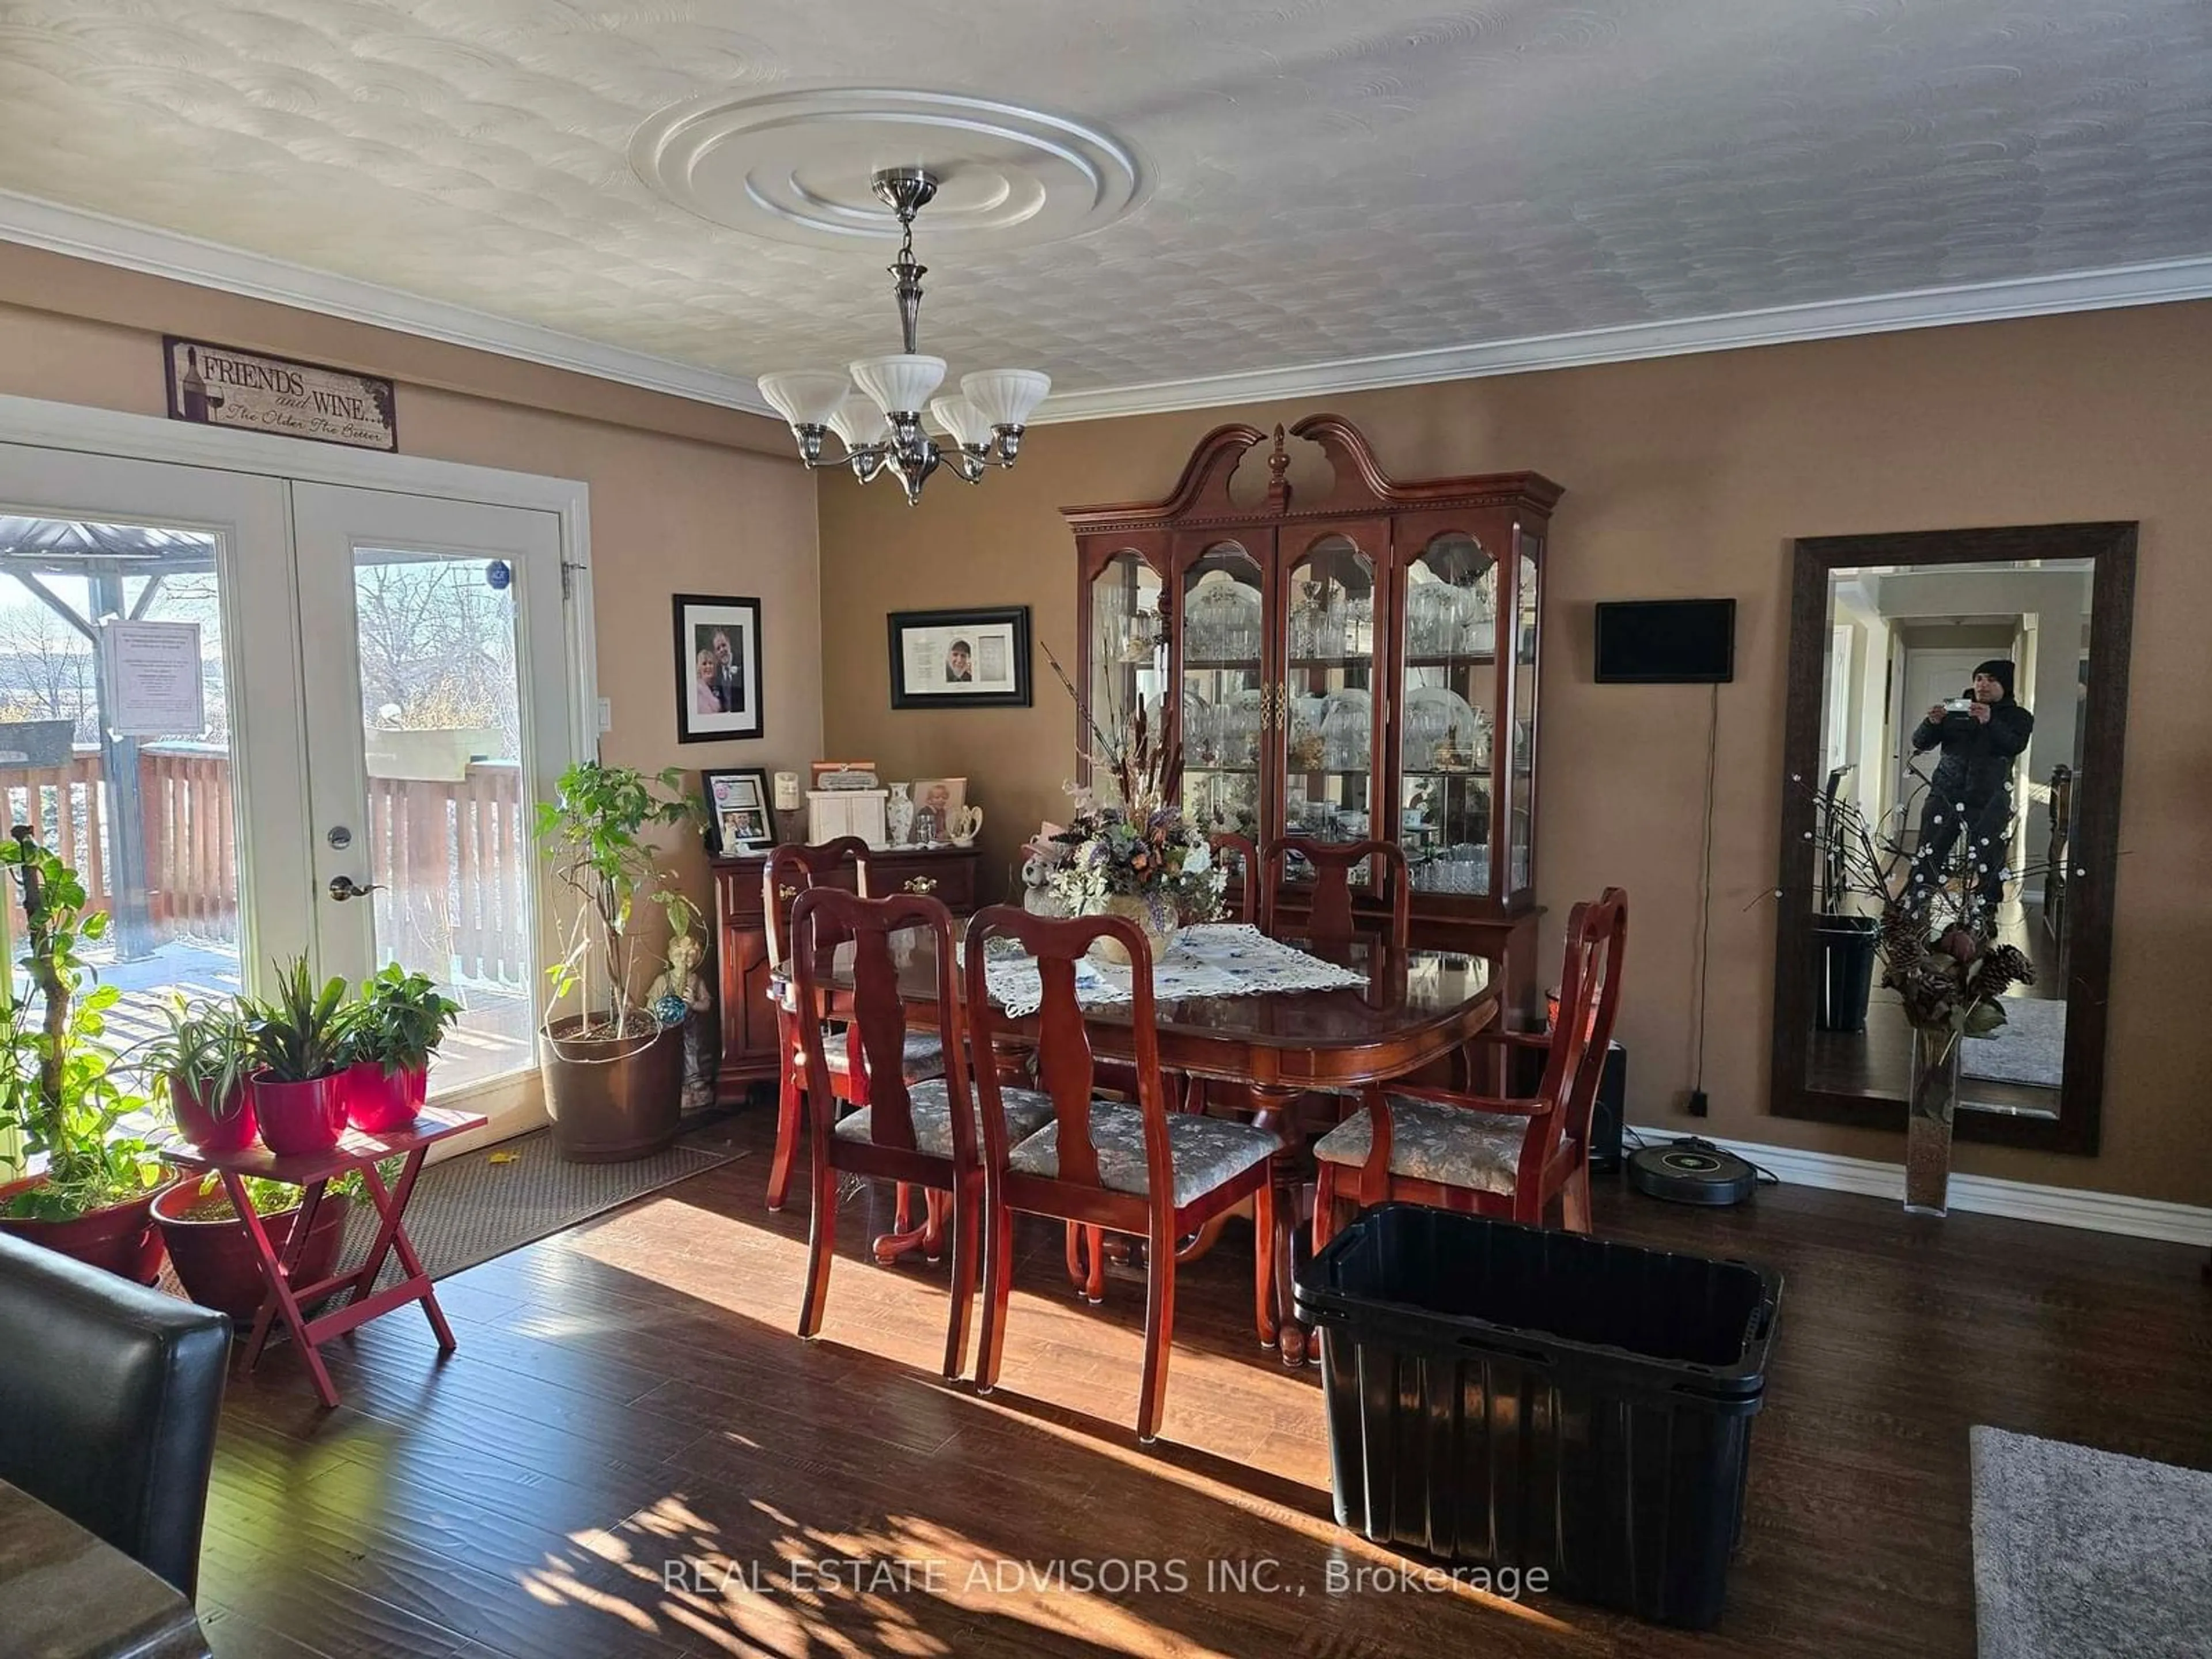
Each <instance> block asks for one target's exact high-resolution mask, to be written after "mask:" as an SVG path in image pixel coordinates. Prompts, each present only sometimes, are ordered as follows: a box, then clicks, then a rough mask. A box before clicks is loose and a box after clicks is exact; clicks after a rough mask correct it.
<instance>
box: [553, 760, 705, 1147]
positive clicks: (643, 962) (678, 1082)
mask: <svg viewBox="0 0 2212 1659" xmlns="http://www.w3.org/2000/svg"><path fill="white" fill-rule="evenodd" d="M682 785H683V774H682V773H681V772H680V771H678V770H677V769H675V768H673V767H671V768H670V769H668V770H667V771H665V772H663V773H662V774H661V775H659V779H658V781H655V780H652V779H648V778H647V777H645V776H644V775H642V774H641V773H639V772H637V771H635V769H631V768H629V767H618V766H602V765H600V764H599V763H598V762H596V761H585V762H580V763H578V764H576V765H574V766H571V767H570V768H569V769H568V770H567V771H565V772H563V773H562V775H561V781H560V785H559V796H558V799H556V800H552V801H548V802H543V803H541V804H540V805H539V806H538V823H537V838H538V842H539V844H540V845H541V846H543V847H544V848H546V849H547V850H548V851H549V852H550V854H551V856H552V860H553V872H554V874H555V875H556V877H557V878H559V880H560V882H561V884H562V885H563V886H565V887H566V888H568V890H569V892H570V893H571V894H572V895H573V896H574V905H575V910H574V917H573V919H572V921H570V924H569V930H568V950H567V951H565V952H564V953H563V954H562V958H561V960H560V961H558V962H557V963H554V965H553V966H552V967H551V968H550V969H548V970H547V975H548V977H549V979H550V981H551V983H552V989H553V996H554V1000H555V1001H556V1003H562V1002H568V1001H569V1000H571V999H573V1000H574V1001H573V1005H572V1006H574V1009H575V1012H571V1013H568V1014H566V1015H562V1016H560V1017H558V1018H556V1017H555V1015H554V1013H553V1012H551V1011H550V1010H549V1011H548V1013H547V1016H546V1024H545V1027H544V1030H543V1032H542V1033H541V1036H543V1038H544V1041H543V1042H540V1043H539V1044H538V1066H539V1071H540V1073H541V1075H542V1076H543V1077H544V1084H545V1110H546V1115H548V1116H549V1117H550V1118H551V1119H552V1121H553V1144H554V1146H555V1147H556V1149H557V1150H558V1151H559V1152H560V1153H561V1155H562V1157H563V1158H571V1159H574V1160H575V1161H578V1162H580V1163H607V1162H613V1161H617V1160H619V1159H623V1158H644V1157H646V1156H647V1155H649V1154H651V1153H653V1152H659V1150H660V1149H661V1148H662V1147H664V1146H667V1145H668V1144H669V1143H670V1142H671V1141H672V1140H673V1139H675V1138H676V1133H677V1128H678V1121H679V1118H680V1115H681V1113H682V1111H683V1084H684V1030H683V1025H682V1024H681V1022H678V1023H675V1024H663V1023H662V1022H661V1021H660V1020H659V1018H657V1017H656V1016H655V1015H654V1014H653V1012H651V1011H650V1010H649V1009H647V1007H645V1006H643V1005H642V1003H641V1000H640V999H639V995H638V984H639V981H640V979H641V977H642V976H643V975H645V974H646V972H647V969H649V968H650V967H652V966H653V964H655V963H659V962H660V961H661V960H662V958H660V957H655V956H653V955H652V954H651V953H650V952H649V951H647V948H646V945H645V943H644V941H643V940H642V939H640V937H639V932H638V925H639V923H640V922H641V920H642V918H643V915H644V914H645V913H647V912H649V911H653V910H658V911H659V913H660V914H661V915H662V916H663V917H665V921H666V927H667V933H668V936H669V937H670V938H671V939H678V938H686V937H689V936H690V935H691V934H692V933H694V932H695V931H696V928H697V927H698V924H699V911H698V908H697V907H696V905H694V904H693V903H692V902H691V901H690V899H688V898H687V897H685V896H684V893H683V892H682V890H679V889H678V887H677V885H676V883H675V879H674V878H673V877H672V876H671V874H670V873H669V872H668V871H667V870H665V868H663V867H662V866H661V865H660V863H659V860H658V859H657V858H656V857H655V856H654V854H653V848H651V847H650V846H648V845H647V843H646V842H644V841H643V840H642V839H641V836H642V834H643V832H644V831H645V830H646V829H647V828H648V827H650V826H659V825H678V824H696V823H702V822H703V820H704V817H705V815H704V813H703V812H702V811H701V809H700V807H699V805H698V804H697V803H696V801H694V800H693V799H691V798H690V795H689V793H686V792H685V791H684V789H683V787H682Z"/></svg>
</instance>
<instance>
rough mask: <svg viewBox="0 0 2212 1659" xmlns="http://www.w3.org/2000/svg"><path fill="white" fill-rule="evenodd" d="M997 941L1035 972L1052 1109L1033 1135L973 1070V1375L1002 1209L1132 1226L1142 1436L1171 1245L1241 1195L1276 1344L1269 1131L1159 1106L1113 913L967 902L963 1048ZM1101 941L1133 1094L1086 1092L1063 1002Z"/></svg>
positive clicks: (1075, 1032)
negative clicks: (1126, 1035)
mask: <svg viewBox="0 0 2212 1659" xmlns="http://www.w3.org/2000/svg"><path fill="white" fill-rule="evenodd" d="M994 939H1011V940H1012V941H1013V942H1014V943H1015V944H1017V945H1019V946H1021V947H1022V949H1024V950H1025V951H1028V953H1029V954H1030V956H1031V957H1033V958H1035V960H1036V966H1037V971H1038V976H1039V978H1040V979H1041V981H1042V987H1043V1000H1042V1006H1040V1007H1039V1008H1038V1010H1037V1013H1036V1026H1035V1029H1036V1067H1037V1080H1038V1086H1039V1088H1040V1089H1042V1091H1043V1093H1044V1097H1045V1098H1046V1101H1047V1103H1048V1105H1049V1107H1050V1109H1051V1117H1050V1120H1049V1121H1048V1122H1046V1123H1045V1124H1044V1125H1043V1126H1042V1127H1040V1128H1038V1129H1036V1132H1035V1133H1030V1134H1028V1135H1024V1134H1022V1133H1020V1130H1021V1127H1022V1121H1021V1118H1020V1116H1019V1115H1018V1111H1017V1107H1018V1106H1019V1105H1020V1104H1022V1103H1023V1102H1022V1101H1021V1100H1020V1099H1018V1097H1017V1091H1010V1090H1008V1089H1006V1087H1005V1086H1004V1085H1001V1084H1000V1081H999V1080H998V1079H997V1078H996V1077H995V1076H994V1075H993V1073H992V1072H991V1069H990V1068H989V1067H987V1066H986V1067H981V1068H978V1070H977V1073H976V1078H975V1083H976V1096H977V1099H978V1102H979V1103H980V1106H981V1114H982V1128H983V1157H984V1177H983V1185H984V1200H985V1209H986V1224H985V1244H984V1251H983V1272H984V1291H983V1326H982V1334H981V1351H980V1352H979V1353H978V1356H977V1358H976V1364H975V1381H976V1384H977V1386H978V1387H980V1388H981V1389H985V1390H988V1389H991V1388H992V1387H993V1386H994V1384H995V1383H997V1381H998V1376H999V1362H1000V1354H1001V1352H1002V1350H1003V1347H1004V1344H1005V1340H1006V1304H1007V1299H1008V1296H1009V1293H1010V1290H1011V1286H1012V1273H1013V1260H1012V1256H1013V1221H1012V1218H1013V1213H1014V1212H1016V1211H1021V1212H1024V1213H1026V1214H1030V1215H1039V1216H1046V1217H1049V1218H1053V1219H1054V1220H1059V1221H1065V1222H1070V1223H1076V1224H1079V1225H1082V1226H1083V1227H1084V1228H1085V1229H1086V1230H1093V1229H1095V1230H1098V1231H1104V1232H1112V1233H1121V1234H1127V1235H1131V1236H1133V1237H1139V1238H1142V1239H1144V1240H1146V1243H1147V1244H1148V1246H1149V1248H1148V1249H1147V1251H1146V1262H1147V1273H1148V1282H1147V1285H1146V1301H1145V1369H1144V1383H1143V1386H1142V1389H1141V1390H1140V1392H1139V1399H1138V1406H1137V1436H1138V1438H1139V1439H1140V1440H1145V1441H1150V1440H1152V1438H1153V1437H1155V1436H1157V1435H1158V1432H1159V1426H1160V1418H1161V1415H1162V1413H1163V1411H1164V1407H1165V1405H1166V1401H1167V1386H1168V1348H1169V1343H1170V1340H1171V1336H1172V1333H1173V1329H1174V1324H1175V1279H1176V1241H1178V1240H1179V1239H1182V1238H1184V1237H1188V1236H1189V1235H1191V1234H1193V1233H1194V1232H1196V1231H1198V1230H1199V1228H1200V1227H1201V1226H1202V1225H1205V1224H1206V1222H1208V1221H1210V1220H1212V1218H1214V1217H1216V1216H1218V1215H1220V1214H1222V1213H1224V1212H1226V1211H1227V1210H1229V1209H1231V1207H1233V1206H1236V1205H1237V1204H1240V1203H1242V1202H1243V1200H1246V1199H1247V1198H1249V1199H1251V1200H1253V1210H1254V1216H1253V1219H1254V1225H1255V1229H1256V1236H1255V1247H1254V1250H1253V1294H1254V1305H1255V1321H1256V1322H1257V1324H1258V1327H1259V1331H1260V1338H1261V1341H1263V1342H1273V1340H1274V1336H1275V1315H1274V1278H1273V1270H1274V1250H1273V1237H1274V1192H1273V1188H1272V1186H1271V1185H1270V1184H1269V1171H1268V1163H1269V1160H1270V1159H1271V1158H1273V1155H1274V1154H1275V1153H1276V1152H1278V1151H1279V1150H1280V1147H1281V1145H1282V1143H1281V1142H1280V1141H1279V1139H1277V1138H1276V1137H1275V1136H1274V1135H1273V1134H1272V1133H1269V1132H1268V1131H1267V1130H1265V1129H1261V1128H1258V1127H1254V1126H1253V1125H1251V1124H1249V1123H1237V1122H1232V1121H1229V1120H1227V1119H1224V1118H1216V1117H1207V1116H1204V1115H1200V1114H1198V1113H1193V1112H1171V1111H1170V1110H1169V1109H1168V1104H1167V1088H1166V1084H1165V1081H1164V1079H1163V1077H1162V1075H1161V1072H1160V1054H1159V1039H1158V1035H1157V1032H1156V1030H1155V1027H1154V1015H1153V1004H1152V947H1151V945H1149V944H1148V943H1147V942H1146V939H1145V936H1144V934H1143V933H1140V932H1139V930H1138V929H1137V928H1136V927H1134V926H1133V924H1131V923H1130V922H1127V921H1123V920H1121V918H1120V917H1117V916H1078V917H1073V918H1070V919H1068V920H1066V921H1052V920H1048V919H1047V918H1045V917H1042V916H1033V915H1030V914H1029V913H1028V912H1026V911H1024V910H1018V909H1015V908H1012V906H1009V905H994V906H993V907H991V908H988V909H986V910H982V911H980V912H978V913H977V914H976V915H975V920H974V921H971V922H969V925H968V962H967V976H968V986H967V989H968V996H967V1007H968V1018H969V1029H970V1030H971V1031H972V1032H973V1034H974V1042H975V1052H976V1053H978V1054H985V1053H987V1052H989V1049H990V1046H991V1039H992V1037H993V1036H994V1033H995V1031H996V1030H997V1029H998V1027H999V1026H1000V1024H1001V1022H1002V1021H1003V1020H1004V1018H1005V1017H1004V1016H1003V1015H1002V1014H1000V1012H998V1011H997V1010H996V1009H995V1008H994V1006H993V1005H992V1002H991V997H990V988H989V981H988V979H987V958H988V956H989V953H990V947H991V944H992V941H994ZM1098 939H1112V940H1114V941H1115V943H1116V944H1118V945H1120V946H1121V948H1122V950H1124V951H1127V953H1128V957H1129V975H1130V981H1131V995H1132V1003H1131V1006H1130V1008H1129V1019H1130V1030H1131V1036H1132V1038H1133V1045H1134V1048H1135V1056H1134V1060H1135V1064H1134V1068H1133V1069H1134V1072H1135V1076H1136V1097H1137V1099H1136V1103H1135V1104H1134V1105H1126V1104H1123V1103H1120V1102H1116V1101H1110V1100H1104V1099H1101V1098H1099V1097H1098V1096H1097V1090H1096V1087H1095V1073H1094V1066H1093V1062H1092V1056H1091V1040H1090V1035H1089V1032H1088V1030H1086V1028H1085V1024H1084V1017H1083V1011H1082V1009H1081V1008H1080V1007H1079V1006H1078V1004H1077V1001H1076V994H1075V985H1076V980H1075V969H1076V964H1077V963H1079V962H1081V961H1082V960H1083V959H1084V957H1085V956H1086V955H1087V954H1088V953H1089V951H1090V950H1091V945H1092V944H1093V943H1094V942H1096V941H1097V940H1098Z"/></svg>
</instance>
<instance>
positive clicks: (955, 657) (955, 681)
mask: <svg viewBox="0 0 2212 1659" xmlns="http://www.w3.org/2000/svg"><path fill="white" fill-rule="evenodd" d="M974 682H975V651H974V649H973V647H970V646H969V643H968V641H965V640H955V641H952V648H951V650H950V651H947V652H946V653H945V684H947V685H969V684H974Z"/></svg>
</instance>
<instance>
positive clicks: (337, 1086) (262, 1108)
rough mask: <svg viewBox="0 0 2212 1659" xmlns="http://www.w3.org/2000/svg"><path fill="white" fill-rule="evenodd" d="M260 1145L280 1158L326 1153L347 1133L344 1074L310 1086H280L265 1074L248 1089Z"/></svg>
mask: <svg viewBox="0 0 2212 1659" xmlns="http://www.w3.org/2000/svg"><path fill="white" fill-rule="evenodd" d="M246 1091H247V1093H248V1094H250V1095H251V1096H252V1099H253V1109H254V1112H255V1115H258V1117H259V1118H260V1120H261V1142H262V1145H264V1146H266V1147H268V1148H269V1150H270V1152H275V1153H276V1155H277V1156H278V1157H280V1158H291V1157H295V1156H297V1155H298V1154H300V1153H302V1152H328V1151H330V1149H331V1147H333V1146H337V1144H338V1137H339V1136H340V1135H342V1134H343V1133H345V1126H346V1119H345V1074H344V1073H343V1072H333V1073H331V1075H330V1076H328V1077H319V1078H317V1079H314V1080H313V1082H311V1083H279V1082H277V1081H276V1079H273V1078H271V1077H270V1076H269V1075H268V1074H267V1073H255V1075H254V1077H253V1079H252V1081H251V1082H250V1083H248V1084H247V1085H246Z"/></svg>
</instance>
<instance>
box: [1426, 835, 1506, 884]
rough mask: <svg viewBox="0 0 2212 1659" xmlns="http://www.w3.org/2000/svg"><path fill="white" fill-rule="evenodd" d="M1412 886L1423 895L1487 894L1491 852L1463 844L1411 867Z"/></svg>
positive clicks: (1442, 851)
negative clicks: (1423, 893)
mask: <svg viewBox="0 0 2212 1659" xmlns="http://www.w3.org/2000/svg"><path fill="white" fill-rule="evenodd" d="M1412 873H1413V885H1414V887H1415V888H1417V889H1418V890H1420V891H1422V892H1425V893H1477V894H1479V893H1487V892H1488V891H1489V890H1490V849H1489V848H1487V847H1481V846H1477V845H1475V844H1474V843H1473V842H1458V843H1456V844H1455V845H1453V846H1450V847H1446V848H1442V849H1440V850H1439V851H1438V852H1437V854H1436V856H1435V857H1433V858H1431V859H1428V860H1425V861H1424V862H1422V863H1419V864H1417V865H1415V866H1413V872H1412Z"/></svg>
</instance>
